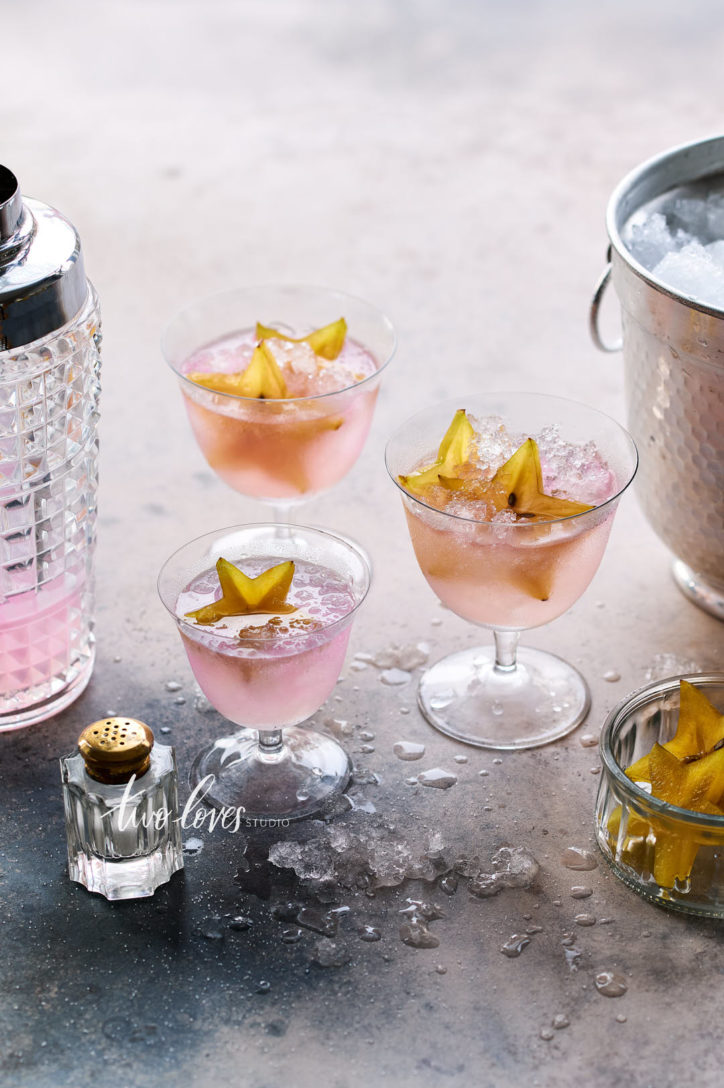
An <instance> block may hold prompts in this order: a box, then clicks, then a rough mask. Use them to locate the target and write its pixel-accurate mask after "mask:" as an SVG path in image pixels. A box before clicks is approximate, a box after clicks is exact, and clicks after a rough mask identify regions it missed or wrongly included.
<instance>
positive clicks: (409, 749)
mask: <svg viewBox="0 0 724 1088" xmlns="http://www.w3.org/2000/svg"><path fill="white" fill-rule="evenodd" d="M392 751H393V752H394V753H395V755H396V756H397V758H398V759H404V760H407V761H410V762H411V761H412V760H414V759H422V757H423V756H424V754H425V745H424V744H415V742H414V741H411V740H398V741H397V742H396V743H395V744H393V745H392Z"/></svg>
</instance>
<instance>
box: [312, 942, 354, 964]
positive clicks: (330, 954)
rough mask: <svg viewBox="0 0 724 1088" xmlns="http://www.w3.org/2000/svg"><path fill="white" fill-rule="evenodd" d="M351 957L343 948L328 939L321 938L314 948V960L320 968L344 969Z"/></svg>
mask: <svg viewBox="0 0 724 1088" xmlns="http://www.w3.org/2000/svg"><path fill="white" fill-rule="evenodd" d="M348 959H349V956H348V955H347V953H346V952H345V950H344V949H343V948H340V946H339V945H338V944H337V943H336V942H335V941H330V940H329V938H328V937H321V938H320V939H319V940H318V941H317V943H316V944H315V946H314V951H313V953H312V960H313V961H314V963H318V964H319V966H320V967H343V966H344V964H345V963H347V960H348Z"/></svg>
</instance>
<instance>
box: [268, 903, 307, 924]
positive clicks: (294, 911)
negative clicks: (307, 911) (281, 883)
mask: <svg viewBox="0 0 724 1088" xmlns="http://www.w3.org/2000/svg"><path fill="white" fill-rule="evenodd" d="M299 910H300V907H299V904H298V903H290V902H287V903H275V905H274V906H273V907H272V909H271V911H270V914H271V916H272V918H274V919H275V920H276V921H277V922H295V921H296V919H297V915H298V914H299Z"/></svg>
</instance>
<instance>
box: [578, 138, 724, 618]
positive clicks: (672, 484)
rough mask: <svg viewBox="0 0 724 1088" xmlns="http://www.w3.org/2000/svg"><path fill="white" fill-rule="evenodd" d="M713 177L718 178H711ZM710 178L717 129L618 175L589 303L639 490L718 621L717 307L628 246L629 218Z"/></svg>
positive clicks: (723, 603)
mask: <svg viewBox="0 0 724 1088" xmlns="http://www.w3.org/2000/svg"><path fill="white" fill-rule="evenodd" d="M715 175H720V177H718V178H716V179H715V177H714V176H715ZM708 178H712V188H715V187H716V188H717V189H718V190H719V191H721V192H724V136H718V137H715V138H713V139H708V140H701V141H699V142H697V143H692V144H687V145H686V146H684V147H677V148H674V149H672V150H670V151H666V152H664V154H662V155H659V156H657V157H656V158H654V159H650V160H649V161H648V162H645V163H643V165H641V166H639V167H637V168H636V169H635V170H634V171H632V173H630V174H629V175H628V176H627V177H625V178H624V179H623V181H621V182H620V184H619V185H618V187H617V188H616V189H615V190H614V192H613V195H612V196H611V199H610V201H609V203H608V209H607V213H606V225H607V229H608V235H609V238H610V240H611V244H610V246H609V250H608V264H607V266H606V269H605V271H604V273H603V275H602V276H601V278H600V280H599V282H598V284H597V286H596V290H595V293H594V297H593V301H592V303H591V315H590V322H591V335H592V336H593V340H594V342H595V343H596V344H597V346H598V347H599V348H601V350H602V351H618V350H619V349H620V348H621V347H622V346H623V353H624V363H625V385H626V398H627V402H628V426H629V430H630V431H631V433H632V435H633V437H634V439H635V441H636V444H637V446H638V448H639V454H640V458H641V461H640V466H639V474H638V495H639V499H640V502H641V504H642V507H643V509H644V513H645V514H646V517H647V518H648V520H649V522H650V523H651V525H652V527H653V529H654V530H655V532H656V533H657V534H658V536H659V537H660V538H661V540H663V542H664V543H665V544H666V545H667V547H668V548H670V549H671V551H672V552H673V555H674V563H673V573H674V578H675V579H676V582H677V584H678V585H679V587H680V589H682V591H683V592H684V593H685V594H686V595H687V596H688V597H690V598H691V599H692V600H693V601H694V602H695V603H696V604H698V605H699V606H700V607H702V608H704V609H706V610H707V611H708V612H711V613H712V614H713V615H715V616H717V617H718V618H719V619H724V310H721V309H717V308H716V307H713V306H707V305H705V304H702V303H700V302H695V301H694V300H693V299H690V298H686V297H684V296H683V295H681V294H679V293H677V292H676V291H675V290H673V289H671V288H669V287H667V286H666V285H665V284H664V283H662V282H661V281H660V280H659V279H657V277H656V276H655V275H653V273H651V272H648V271H646V269H644V268H643V267H642V266H641V265H640V264H639V263H638V262H637V261H636V260H635V259H634V257H633V256H632V255H631V253H630V252H629V251H628V250H627V248H626V246H625V244H624V242H623V240H622V230H623V228H624V226H625V224H626V223H627V221H628V220H629V218H630V217H631V215H632V214H633V213H634V212H636V211H637V210H638V209H640V208H641V207H642V205H644V204H647V203H648V202H649V201H651V200H653V199H654V198H656V197H658V196H661V195H662V194H663V193H665V192H667V191H668V190H670V189H673V188H676V187H677V186H680V185H684V184H689V183H691V182H695V181H700V180H702V181H703V180H705V179H708ZM611 277H613V284H614V287H615V288H616V293H617V295H618V298H619V301H620V303H621V313H622V325H623V341H622V343H618V344H608V343H606V342H605V341H604V339H603V337H602V335H601V332H600V330H599V324H598V312H599V307H600V303H601V299H602V296H603V293H604V291H605V289H606V286H607V284H608V281H609V279H610V278H611Z"/></svg>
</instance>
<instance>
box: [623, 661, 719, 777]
mask: <svg viewBox="0 0 724 1088" xmlns="http://www.w3.org/2000/svg"><path fill="white" fill-rule="evenodd" d="M717 744H724V714H721V713H720V712H719V711H718V710H717V709H716V707H715V706H713V705H712V703H710V702H709V700H708V699H707V697H706V695H705V694H704V692H703V691H701V689H700V688H697V687H696V686H695V685H694V684H692V683H690V682H689V681H688V680H681V681H680V682H679V720H678V723H677V726H676V733H675V735H674V736H673V737H672V738H671V740H668V741H667V742H666V744H663V745H662V747H663V748H665V749H666V751H667V752H671V753H672V755H675V756H676V758H677V759H693V758H697V757H699V756H702V755H705V754H706V753H707V752H712V751H713V750H714V748H716V746H717ZM649 754H650V753H649ZM626 775H627V777H628V778H630V779H631V781H632V782H650V781H651V776H650V773H649V755H645V756H642V757H641V759H638V760H636V762H635V763H632V764H631V766H630V767H629V768H628V769H627V771H626ZM722 792H724V790H723V791H722Z"/></svg>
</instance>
